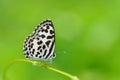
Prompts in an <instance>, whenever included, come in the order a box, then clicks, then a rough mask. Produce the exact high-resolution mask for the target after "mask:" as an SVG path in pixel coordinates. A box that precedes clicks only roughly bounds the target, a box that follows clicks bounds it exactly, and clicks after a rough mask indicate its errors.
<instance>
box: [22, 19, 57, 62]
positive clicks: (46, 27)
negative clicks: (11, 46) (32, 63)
mask: <svg viewBox="0 0 120 80" xmlns="http://www.w3.org/2000/svg"><path fill="white" fill-rule="evenodd" d="M54 48H55V30H54V26H53V23H52V21H51V20H46V21H43V22H42V23H40V24H39V25H38V26H37V28H36V29H35V31H34V32H33V34H31V35H30V36H28V37H27V38H26V40H25V43H24V55H25V56H26V58H29V59H41V60H49V59H52V58H54V56H55V54H54Z"/></svg>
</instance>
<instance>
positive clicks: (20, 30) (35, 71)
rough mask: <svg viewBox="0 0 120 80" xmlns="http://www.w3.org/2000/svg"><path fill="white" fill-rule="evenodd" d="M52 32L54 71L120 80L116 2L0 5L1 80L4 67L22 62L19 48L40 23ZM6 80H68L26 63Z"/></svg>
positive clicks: (86, 79)
mask: <svg viewBox="0 0 120 80" xmlns="http://www.w3.org/2000/svg"><path fill="white" fill-rule="evenodd" d="M45 19H51V20H52V21H53V24H54V26H55V30H56V48H55V53H56V54H57V57H56V58H55V59H54V60H53V64H52V65H53V66H54V67H55V68H57V69H60V70H63V71H65V72H68V73H70V74H72V75H76V76H78V77H79V78H80V79H81V80H120V0H100V1H98V0H0V80H2V74H3V70H4V68H5V66H6V65H7V64H8V63H9V62H11V61H13V60H14V59H21V58H22V59H24V55H23V51H22V49H23V42H24V39H25V38H26V36H28V35H29V34H31V33H32V32H33V30H34V28H35V27H36V26H37V25H38V24H39V23H40V22H42V21H43V20H45ZM7 76H8V77H9V80H69V79H68V78H66V77H64V76H62V75H60V74H57V73H54V72H52V71H49V70H47V69H45V68H41V67H35V66H32V65H31V64H28V63H17V64H15V65H13V66H12V67H11V68H10V69H9V71H8V73H7Z"/></svg>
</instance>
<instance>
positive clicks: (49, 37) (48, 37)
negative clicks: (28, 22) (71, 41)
mask: <svg viewBox="0 0 120 80" xmlns="http://www.w3.org/2000/svg"><path fill="white" fill-rule="evenodd" d="M54 37H55V35H52V36H47V39H52V38H54Z"/></svg>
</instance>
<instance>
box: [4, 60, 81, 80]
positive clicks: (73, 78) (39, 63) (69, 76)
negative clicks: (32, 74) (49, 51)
mask: <svg viewBox="0 0 120 80" xmlns="http://www.w3.org/2000/svg"><path fill="white" fill-rule="evenodd" d="M17 62H28V63H31V64H33V65H35V66H44V67H45V68H47V69H49V70H52V71H54V72H57V73H59V74H62V75H64V76H66V77H68V78H70V79H71V80H79V78H78V77H76V76H73V75H71V74H69V73H66V72H64V71H61V70H58V69H55V68H53V67H51V66H49V65H46V64H45V63H42V62H37V61H31V60H26V59H16V60H14V61H12V62H11V63H9V64H8V65H7V66H6V68H5V70H4V73H3V80H6V78H7V76H6V75H7V71H8V70H9V68H10V67H11V66H12V65H13V64H15V63H17Z"/></svg>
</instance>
